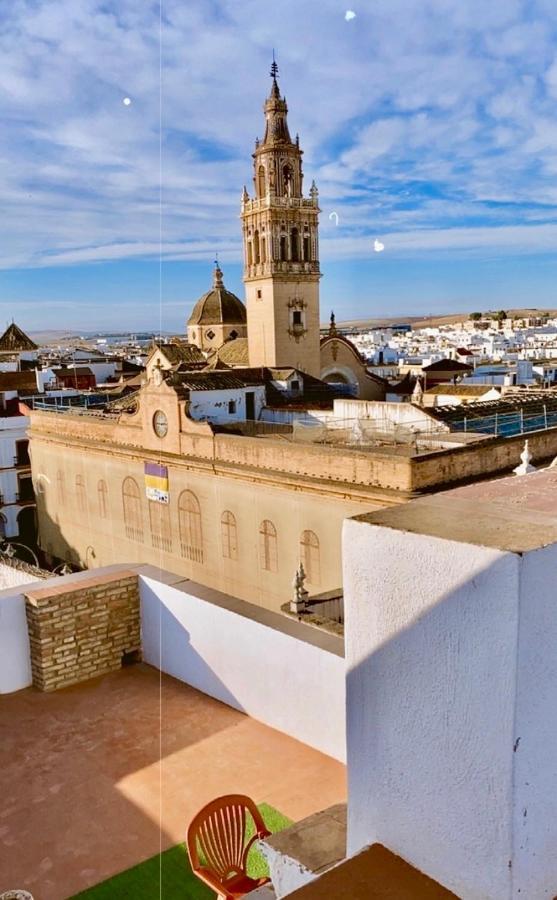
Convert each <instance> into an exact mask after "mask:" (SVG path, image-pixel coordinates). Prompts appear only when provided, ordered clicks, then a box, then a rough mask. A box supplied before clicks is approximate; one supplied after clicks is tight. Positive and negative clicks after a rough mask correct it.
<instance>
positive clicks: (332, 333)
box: [329, 310, 337, 337]
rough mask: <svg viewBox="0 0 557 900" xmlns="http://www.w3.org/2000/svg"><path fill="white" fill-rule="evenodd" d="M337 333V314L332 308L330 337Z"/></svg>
mask: <svg viewBox="0 0 557 900" xmlns="http://www.w3.org/2000/svg"><path fill="white" fill-rule="evenodd" d="M336 333H337V326H336V322H335V314H334V312H333V310H331V319H330V325H329V337H334V336H335V335H336Z"/></svg>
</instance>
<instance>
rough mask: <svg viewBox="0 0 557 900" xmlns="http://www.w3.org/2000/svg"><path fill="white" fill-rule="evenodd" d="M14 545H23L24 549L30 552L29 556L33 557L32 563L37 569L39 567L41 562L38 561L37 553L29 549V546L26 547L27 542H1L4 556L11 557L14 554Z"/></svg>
mask: <svg viewBox="0 0 557 900" xmlns="http://www.w3.org/2000/svg"><path fill="white" fill-rule="evenodd" d="M4 540H5V539H4ZM14 546H15V547H23V549H24V550H27V552H28V553H30V554H31V556H32V557H33V562H34V564H35V565H36V566H37V568H38V569H40V567H41V564H40V562H39V558H38V556H37V554H36V553H35V552H34V550H31V547H28V546H27V544H22V543H20V542H19V541H9V542H8V543H4V544H3V546H2V550H3V552H4V553H5V554H6V556H7V557H9V559H13V558H14V556H15V555H16V551H15V550H14Z"/></svg>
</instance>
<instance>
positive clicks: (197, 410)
mask: <svg viewBox="0 0 557 900" xmlns="http://www.w3.org/2000/svg"><path fill="white" fill-rule="evenodd" d="M250 392H251V393H252V394H253V395H254V419H256V420H257V419H259V418H260V414H261V410H262V409H263V407H264V405H265V387H264V386H263V385H255V386H254V387H245V388H231V389H227V390H224V389H222V390H214V391H211V390H200V391H195V390H190V405H189V415H190V416H191V418H192V419H196V420H197V421H207V422H213V423H215V424H224V423H227V422H245V421H246V418H247V416H246V394H248V393H250Z"/></svg>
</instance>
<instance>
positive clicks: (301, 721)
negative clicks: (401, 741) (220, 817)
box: [139, 567, 346, 762]
mask: <svg viewBox="0 0 557 900" xmlns="http://www.w3.org/2000/svg"><path fill="white" fill-rule="evenodd" d="M149 569H150V571H151V572H152V574H146V573H147V571H148V570H149ZM139 571H140V577H139V583H140V597H141V629H142V646H143V658H144V660H145V661H146V662H148V663H150V664H151V665H153V666H156V667H157V668H160V669H161V670H162V671H163V672H166V673H167V674H169V675H172V676H174V677H175V678H178V679H180V680H181V681H184V682H186V683H187V684H190V685H192V687H195V688H197V689H198V690H200V691H203V692H204V693H205V694H209V695H210V696H212V697H215V698H216V699H217V700H222V701H223V702H224V703H227V704H228V705H229V706H233V707H234V708H235V709H239V710H241V711H243V712H245V713H247V714H248V715H249V716H252V717H253V718H255V719H258V720H259V721H261V722H264V723H265V724H266V725H270V726H271V727H273V728H276V729H278V730H279V731H282V732H284V733H285V734H288V735H290V736H292V737H294V738H297V739H298V740H299V741H303V742H304V743H305V744H308V745H309V746H310V747H314V748H316V749H317V750H320V751H322V752H323V753H326V754H328V755H329V756H332V757H334V758H335V759H338V760H341V761H342V762H344V760H345V758H346V738H345V667H344V654H343V642H342V639H341V638H339V637H338V636H336V635H329V634H326V633H322V632H321V631H319V630H318V629H315V628H311V627H310V626H307V625H304V624H301V623H299V622H297V621H295V620H291V619H289V618H287V617H286V616H281V615H279V614H277V613H273V612H270V611H269V610H265V609H262V608H260V607H256V606H253V605H252V604H250V603H245V602H244V601H242V600H236V599H234V598H230V597H227V596H225V595H223V594H220V593H219V592H218V591H214V590H211V589H210V588H205V587H202V586H201V585H198V584H195V583H194V582H192V581H187V580H185V579H182V578H181V577H180V576H175V577H174V583H164V582H163V581H161V580H159V577H158V575H157V570H156V569H154V568H152V569H151V567H145V568H144V569H140V570H139ZM166 580H167V581H168V580H170V581H172V578H169V577H168V576H167V579H166Z"/></svg>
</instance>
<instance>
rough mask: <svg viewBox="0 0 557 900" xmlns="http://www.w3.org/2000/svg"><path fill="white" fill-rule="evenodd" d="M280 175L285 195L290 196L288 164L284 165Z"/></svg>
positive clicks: (290, 173) (290, 183) (290, 174)
mask: <svg viewBox="0 0 557 900" xmlns="http://www.w3.org/2000/svg"><path fill="white" fill-rule="evenodd" d="M282 177H283V180H284V193H285V195H286V196H287V197H291V196H292V169H291V168H290V166H285V167H284V169H283V170H282Z"/></svg>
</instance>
